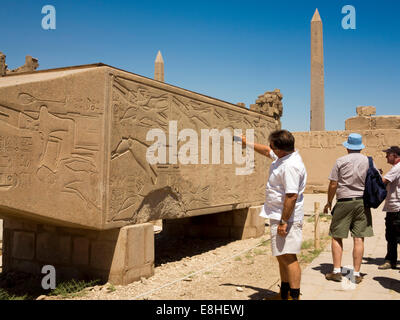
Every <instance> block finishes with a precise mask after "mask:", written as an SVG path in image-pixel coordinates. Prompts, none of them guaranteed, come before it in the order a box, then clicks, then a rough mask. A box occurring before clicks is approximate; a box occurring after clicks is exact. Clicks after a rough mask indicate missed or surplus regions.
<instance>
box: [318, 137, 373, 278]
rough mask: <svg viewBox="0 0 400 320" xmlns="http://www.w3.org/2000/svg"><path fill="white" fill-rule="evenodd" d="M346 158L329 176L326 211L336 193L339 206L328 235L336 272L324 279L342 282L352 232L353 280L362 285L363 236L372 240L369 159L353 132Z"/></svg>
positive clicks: (339, 160)
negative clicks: (366, 200) (366, 202)
mask: <svg viewBox="0 0 400 320" xmlns="http://www.w3.org/2000/svg"><path fill="white" fill-rule="evenodd" d="M343 146H344V147H345V148H346V149H347V153H348V154H347V155H345V156H343V157H340V158H339V159H337V160H336V163H335V165H334V167H333V169H332V172H331V174H330V176H329V180H330V183H329V188H328V203H327V204H326V205H325V208H324V212H325V213H327V212H328V209H329V210H331V208H332V200H333V198H334V196H335V194H336V200H337V202H336V204H335V206H334V208H333V210H332V215H333V217H332V222H331V226H330V229H329V235H330V236H332V258H333V272H332V273H328V274H327V275H326V276H325V277H326V279H327V280H333V281H341V280H342V273H341V263H342V254H343V241H342V239H343V238H347V237H348V233H349V231H351V235H352V237H353V240H354V247H353V266H354V279H355V282H356V283H357V284H358V283H360V282H361V280H362V277H361V275H360V268H361V262H362V257H363V254H364V237H372V236H373V231H372V218H371V211H370V210H369V209H366V208H364V201H363V194H364V188H365V178H366V176H367V171H368V167H369V163H368V157H366V156H364V155H362V154H361V153H360V152H361V150H362V149H364V148H365V146H364V145H363V144H362V137H361V135H359V134H357V133H351V134H350V135H349V137H348V139H347V141H345V142H343Z"/></svg>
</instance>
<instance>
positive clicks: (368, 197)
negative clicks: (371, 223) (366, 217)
mask: <svg viewBox="0 0 400 320" xmlns="http://www.w3.org/2000/svg"><path fill="white" fill-rule="evenodd" d="M368 162H369V168H368V171H367V177H366V178H365V189H364V195H363V198H364V206H365V207H367V208H378V207H379V205H380V204H381V203H382V202H383V200H385V198H386V195H387V191H386V186H385V184H384V183H383V181H382V177H381V175H380V174H379V172H378V170H376V169H375V167H374V165H373V162H372V158H371V157H368Z"/></svg>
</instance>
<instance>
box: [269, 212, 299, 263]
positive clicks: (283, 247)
mask: <svg viewBox="0 0 400 320" xmlns="http://www.w3.org/2000/svg"><path fill="white" fill-rule="evenodd" d="M270 226H271V247H272V255H273V256H274V257H276V256H281V255H283V254H298V253H300V250H301V243H302V241H301V240H302V231H303V222H302V221H295V222H289V223H288V229H287V232H288V234H287V235H286V236H285V237H282V236H280V235H278V226H279V220H272V219H270Z"/></svg>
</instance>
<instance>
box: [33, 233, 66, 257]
mask: <svg viewBox="0 0 400 320" xmlns="http://www.w3.org/2000/svg"><path fill="white" fill-rule="evenodd" d="M36 258H37V259H38V260H39V261H41V262H44V263H49V264H51V263H55V264H62V263H65V264H68V263H71V236H69V235H60V234H52V233H38V234H37V240H36Z"/></svg>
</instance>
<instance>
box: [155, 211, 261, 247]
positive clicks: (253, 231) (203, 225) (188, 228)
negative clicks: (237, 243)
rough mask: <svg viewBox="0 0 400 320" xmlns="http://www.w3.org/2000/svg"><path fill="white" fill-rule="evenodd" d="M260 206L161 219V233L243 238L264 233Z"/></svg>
mask: <svg viewBox="0 0 400 320" xmlns="http://www.w3.org/2000/svg"><path fill="white" fill-rule="evenodd" d="M261 208H262V206H257V207H250V208H245V209H238V210H232V211H228V212H223V213H216V214H207V215H202V216H196V217H188V218H183V219H174V220H163V233H165V234H167V235H170V236H177V237H193V238H229V239H235V240H243V239H249V238H258V237H261V236H262V235H263V234H264V231H265V219H264V218H261V217H260V216H259V214H260V211H261Z"/></svg>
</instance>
